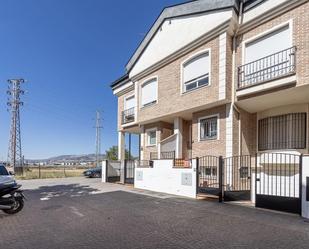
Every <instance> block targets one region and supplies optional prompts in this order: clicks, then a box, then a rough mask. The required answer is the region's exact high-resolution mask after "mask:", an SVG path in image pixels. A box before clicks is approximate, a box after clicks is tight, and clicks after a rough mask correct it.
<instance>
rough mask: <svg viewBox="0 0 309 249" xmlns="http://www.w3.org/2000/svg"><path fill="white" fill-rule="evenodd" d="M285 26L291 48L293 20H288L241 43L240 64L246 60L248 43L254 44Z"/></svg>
mask: <svg viewBox="0 0 309 249" xmlns="http://www.w3.org/2000/svg"><path fill="white" fill-rule="evenodd" d="M285 26H289V31H290V43H291V47H292V46H293V19H290V20H288V21H286V22H283V23H280V24H279V25H276V26H274V27H272V28H270V29H267V30H266V31H264V32H262V33H260V34H258V35H255V36H253V37H250V38H248V39H247V40H245V41H243V42H242V49H241V50H242V58H241V64H242V65H244V64H245V59H246V45H247V44H248V43H251V42H254V41H255V40H258V39H260V38H262V37H264V36H266V35H269V34H271V33H274V32H276V31H277V30H280V29H281V28H283V27H285Z"/></svg>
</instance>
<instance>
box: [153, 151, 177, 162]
mask: <svg viewBox="0 0 309 249" xmlns="http://www.w3.org/2000/svg"><path fill="white" fill-rule="evenodd" d="M174 158H175V151H162V152H161V153H160V159H174ZM158 159H159V154H158V152H150V160H158Z"/></svg>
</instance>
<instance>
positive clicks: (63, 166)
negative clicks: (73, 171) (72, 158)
mask: <svg viewBox="0 0 309 249" xmlns="http://www.w3.org/2000/svg"><path fill="white" fill-rule="evenodd" d="M63 173H64V177H67V176H66V174H65V164H64V165H63Z"/></svg>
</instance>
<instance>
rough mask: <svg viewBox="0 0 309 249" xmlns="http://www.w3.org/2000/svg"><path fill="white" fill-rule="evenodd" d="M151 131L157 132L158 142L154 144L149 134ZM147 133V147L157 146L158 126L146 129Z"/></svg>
mask: <svg viewBox="0 0 309 249" xmlns="http://www.w3.org/2000/svg"><path fill="white" fill-rule="evenodd" d="M150 132H155V133H156V142H155V143H154V144H150V136H149V133H150ZM145 133H146V140H147V141H146V146H147V147H152V146H157V144H158V134H157V128H151V129H146V130H145Z"/></svg>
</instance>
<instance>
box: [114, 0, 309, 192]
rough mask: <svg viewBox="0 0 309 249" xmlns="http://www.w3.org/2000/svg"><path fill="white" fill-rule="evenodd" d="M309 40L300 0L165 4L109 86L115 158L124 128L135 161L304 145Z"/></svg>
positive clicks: (290, 150) (308, 14) (307, 13)
mask: <svg viewBox="0 0 309 249" xmlns="http://www.w3.org/2000/svg"><path fill="white" fill-rule="evenodd" d="M308 41H309V2H308V1H305V0H244V1H238V0H220V1H219V0H217V1H216V0H214V1H210V0H199V1H192V2H187V3H183V4H179V5H175V6H171V7H167V8H165V9H164V10H163V11H162V12H161V14H160V15H159V17H158V18H157V20H156V21H155V23H154V24H153V26H152V27H151V28H150V30H149V32H148V33H147V34H146V36H145V37H144V39H143V40H142V42H141V43H140V45H139V46H138V48H137V49H136V51H135V53H134V54H133V56H132V57H131V59H130V60H129V62H128V63H127V65H126V73H125V75H124V76H122V77H121V78H119V79H118V80H116V81H115V82H113V83H112V85H111V87H112V90H113V93H114V94H115V95H116V96H117V97H118V132H119V140H118V141H119V159H120V160H123V159H124V154H125V153H124V146H125V145H124V141H125V139H124V136H125V134H126V133H133V134H139V135H140V159H141V160H150V159H168V158H174V157H175V158H176V159H181V160H183V161H182V162H180V166H185V165H186V161H187V160H189V159H192V158H197V157H203V156H205V155H212V156H216V157H219V156H223V157H225V158H229V157H233V156H242V155H251V156H254V155H256V153H266V152H267V153H278V152H281V153H285V154H292V155H294V154H295V155H299V154H301V153H304V154H306V153H309V145H308V140H309V139H308V137H309V136H308V124H309V122H308V116H309V113H308V112H309V67H308V63H309V42H308ZM281 164H282V163H281ZM272 170H273V169H272ZM276 170H277V168H276ZM208 174H210V175H211V174H212V173H211V172H210V173H209V172H208ZM276 185H277V182H276ZM268 187H269V186H268ZM300 188H301V186H300ZM294 189H296V187H295V186H294Z"/></svg>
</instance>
